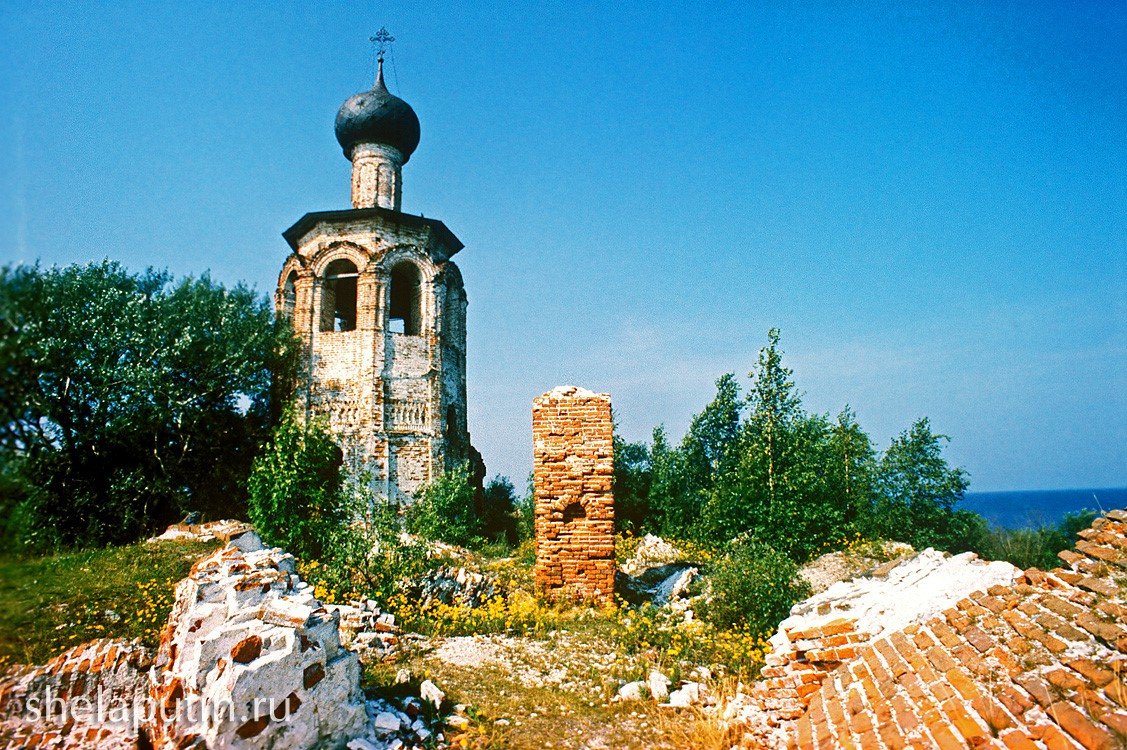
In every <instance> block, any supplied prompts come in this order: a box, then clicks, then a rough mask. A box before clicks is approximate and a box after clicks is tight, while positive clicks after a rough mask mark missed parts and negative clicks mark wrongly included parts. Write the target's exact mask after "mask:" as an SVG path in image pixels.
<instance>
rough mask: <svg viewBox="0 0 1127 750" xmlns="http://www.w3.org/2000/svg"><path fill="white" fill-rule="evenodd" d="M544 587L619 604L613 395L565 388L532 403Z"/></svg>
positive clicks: (539, 577) (538, 574) (539, 567)
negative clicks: (617, 595)
mask: <svg viewBox="0 0 1127 750" xmlns="http://www.w3.org/2000/svg"><path fill="white" fill-rule="evenodd" d="M532 443H533V450H532V464H533V486H534V491H535V497H536V500H535V503H536V507H535V511H536V522H535V523H536V567H535V571H534V577H535V581H536V586H537V589H538V590H539V591H540V592H541V593H542V594H544V595H546V596H549V597H561V598H573V599H581V600H587V601H592V602H596V603H601V604H608V603H611V602H613V600H614V574H615V560H614V493H613V487H614V423H613V420H612V417H611V408H610V396H609V395H608V394H605V393H600V394H595V393H592V392H590V391H587V390H584V389H582V388H576V387H574V386H560V387H558V388H555V389H553V390H551V391H549V392H548V393H545V394H544V395H543V396H539V397H537V398H535V399H533V402H532Z"/></svg>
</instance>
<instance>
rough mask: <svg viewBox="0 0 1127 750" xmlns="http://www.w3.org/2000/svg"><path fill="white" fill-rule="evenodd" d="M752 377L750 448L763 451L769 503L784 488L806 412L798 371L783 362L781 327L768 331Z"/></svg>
mask: <svg viewBox="0 0 1127 750" xmlns="http://www.w3.org/2000/svg"><path fill="white" fill-rule="evenodd" d="M750 377H751V392H750V393H749V394H748V410H749V414H748V420H747V428H748V429H747V431H748V433H749V438H750V440H749V444H748V449H750V450H751V451H752V452H754V453H756V454H759V461H760V462H761V464H762V472H763V480H764V482H765V483H766V488H767V504H768V506H771V505H774V504H775V502H776V500H777V499H778V497H779V493H780V490H781V489H782V488H783V485H784V476H785V473H786V470H787V468H788V467H789V466H790V464H791V463H792V459H793V457H794V450H795V447H796V446H795V440H794V437H795V431H796V425H797V423H798V422H799V420H801V419H802V418H803V416H804V413H803V409H802V398H801V396H799V394H798V391H797V390H796V389H795V384H794V380H793V377H794V373H793V372H792V371H791V370H790V368H788V367H786V366H784V365H783V352H782V350H781V349H780V348H779V329H778V328H772V329H771V330H770V331H768V332H767V346H765V347H763V348H762V349H760V350H759V361H758V363H757V365H756V368H755V370H754V371H753V372H752V373H751V375H750Z"/></svg>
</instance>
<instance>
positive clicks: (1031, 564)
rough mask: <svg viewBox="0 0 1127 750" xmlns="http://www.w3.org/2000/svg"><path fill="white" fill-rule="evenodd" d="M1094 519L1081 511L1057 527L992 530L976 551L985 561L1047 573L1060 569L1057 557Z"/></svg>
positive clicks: (1087, 512)
mask: <svg viewBox="0 0 1127 750" xmlns="http://www.w3.org/2000/svg"><path fill="white" fill-rule="evenodd" d="M1095 517H1096V514H1095V513H1094V512H1092V511H1081V512H1079V513H1069V514H1067V515H1065V517H1064V518H1063V519H1061V521H1060V523H1058V524H1057V525H1056V526H1047V525H1042V526H1037V527H1030V528H1024V529H1004V528H993V529H990V530H989V531H987V532H986V533H985V535H984V539H983V540H982V541H981V543H980V544H979V545H978V546H976V548H975V549H976V551H977V552H978V554H979V555H980V556H982V557H984V558H986V559H987V560H1005V561H1007V562H1010V563H1012V564H1014V565H1016V566H1017V567H1019V568H1021V569H1022V570H1026V569H1028V568H1041V569H1042V570H1049V569H1051V568H1055V567H1057V566H1059V565H1060V559H1059V558H1058V557H1057V553H1058V552H1060V551H1061V550H1066V549H1069V548H1071V547H1072V545H1074V544H1075V543H1076V538H1077V537H1076V534H1077V532H1078V531H1081V530H1083V529H1086V528H1088V526H1090V525H1091V524H1092V520H1093V519H1094V518H1095Z"/></svg>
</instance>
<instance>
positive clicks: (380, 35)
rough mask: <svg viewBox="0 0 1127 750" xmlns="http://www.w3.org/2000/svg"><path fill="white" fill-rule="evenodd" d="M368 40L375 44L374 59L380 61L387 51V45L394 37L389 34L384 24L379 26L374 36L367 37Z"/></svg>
mask: <svg viewBox="0 0 1127 750" xmlns="http://www.w3.org/2000/svg"><path fill="white" fill-rule="evenodd" d="M368 41H369V42H371V43H372V44H373V45H374V46H375V48H376V59H377V60H379V61H380V62H381V63H382V62H383V56H384V53H386V52H387V48H388V45H390V44H391V43H392V42H394V41H395V37H393V36H392V35H391V32H389V31H388V30H387V27H386V26H381V27H380V30H379V31H377V32H376V35H375V36H370V37H368Z"/></svg>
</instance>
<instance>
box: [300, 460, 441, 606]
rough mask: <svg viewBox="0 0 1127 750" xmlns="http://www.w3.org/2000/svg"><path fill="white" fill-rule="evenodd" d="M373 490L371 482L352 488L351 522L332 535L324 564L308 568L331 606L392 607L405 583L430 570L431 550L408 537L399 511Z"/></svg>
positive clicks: (349, 499)
mask: <svg viewBox="0 0 1127 750" xmlns="http://www.w3.org/2000/svg"><path fill="white" fill-rule="evenodd" d="M370 486H371V485H370V483H369V482H368V481H367V479H366V478H361V479H359V480H357V481H353V482H351V483H350V484H349V485H348V487H347V488H346V498H347V500H346V504H347V508H348V511H349V517H350V518H351V521H349V522H346V523H343V524H340V525H339V526H337V527H336V528H335V529H332V530H331V531H330V532H329V534H328V535H327V537H326V540H325V544H324V547H323V552H322V555H321V558H320V559H318V560H313V561H311V562H309V563H306V564H304V565H303V566H302V574H303V575H305V576H306V579H307V580H309V581H310V582H311V583H313V584H314V586H315V587H316V591H317V595H318V597H320V598H321V599H323V600H325V601H328V602H330V603H343V602H347V601H349V600H351V599H359V598H365V599H375V600H376V601H378V602H380V604H381V605H386V604H387V602H389V601H390V600H391V597H392V596H393V595H394V594H395V593H396V591H397V590H398V586H399V582H400V581H401V580H403V579H407V578H411V577H412V576H415V575H418V574H420V573H422V572H423V570H424V569H425V567H426V547H425V545H423V544H419V543H412V542H409V541H406V540H404V539H403V538H402V534H401V530H400V519H399V516H398V513H397V511H396V508H395V506H394V505H392V504H391V503H389V502H387V500H386V499H384V498H382V497H377V496H375V495H374V494H373V493H372V491H371V489H370Z"/></svg>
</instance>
